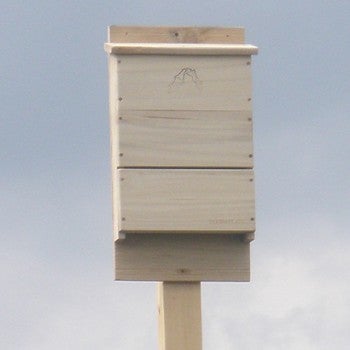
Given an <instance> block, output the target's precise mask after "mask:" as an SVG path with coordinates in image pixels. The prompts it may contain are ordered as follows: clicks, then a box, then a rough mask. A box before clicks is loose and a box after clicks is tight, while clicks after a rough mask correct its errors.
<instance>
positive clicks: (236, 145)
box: [114, 111, 253, 168]
mask: <svg viewBox="0 0 350 350" xmlns="http://www.w3.org/2000/svg"><path fill="white" fill-rule="evenodd" d="M118 115H119V118H116V123H117V126H114V129H117V130H118V141H119V143H118V144H116V145H115V147H116V148H118V150H119V151H118V154H120V155H122V156H119V157H118V158H117V162H118V167H122V168H127V167H192V168H196V167H202V168H203V167H204V168H206V167H212V168H252V167H253V158H252V154H253V140H252V115H251V112H250V111H232V112H229V111H199V112H197V111H120V112H119V114H118Z"/></svg>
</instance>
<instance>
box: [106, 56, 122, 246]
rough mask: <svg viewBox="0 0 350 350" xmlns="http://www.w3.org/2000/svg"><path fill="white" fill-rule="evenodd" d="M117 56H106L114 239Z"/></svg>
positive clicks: (117, 133) (116, 234) (117, 233)
mask: <svg viewBox="0 0 350 350" xmlns="http://www.w3.org/2000/svg"><path fill="white" fill-rule="evenodd" d="M117 67H118V64H117V57H116V56H113V55H110V56H109V57H108V70H109V121H110V154H111V178H112V215H113V235H114V239H115V240H116V239H118V238H119V230H118V218H119V199H120V195H119V181H118V179H117V177H116V176H115V174H116V173H117V167H118V160H119V153H118V146H117V145H118V144H119V140H118V137H119V132H118V128H117V125H116V118H117V113H116V110H117V103H116V96H118V90H117V88H118V86H117Z"/></svg>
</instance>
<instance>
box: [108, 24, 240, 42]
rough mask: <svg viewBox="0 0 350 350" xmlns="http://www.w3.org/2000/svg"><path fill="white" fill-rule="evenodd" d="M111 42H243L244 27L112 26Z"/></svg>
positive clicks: (110, 30)
mask: <svg viewBox="0 0 350 350" xmlns="http://www.w3.org/2000/svg"><path fill="white" fill-rule="evenodd" d="M108 41H109V42H111V43H214V44H215V43H222V44H225V43H226V44H243V43H244V28H219V27H141V26H139V27H138V26H110V27H109V28H108Z"/></svg>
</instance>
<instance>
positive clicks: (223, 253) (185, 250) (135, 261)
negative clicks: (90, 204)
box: [115, 234, 250, 282]
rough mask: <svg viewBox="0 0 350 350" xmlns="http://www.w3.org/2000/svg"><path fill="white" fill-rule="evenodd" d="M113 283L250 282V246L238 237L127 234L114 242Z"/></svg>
mask: <svg viewBox="0 0 350 350" xmlns="http://www.w3.org/2000/svg"><path fill="white" fill-rule="evenodd" d="M115 279H116V280H127V281H235V282H248V281H249V280H250V245H249V243H244V242H242V240H241V239H240V235H227V234H225V235H220V234H219V235H211V234H201V235H196V234H186V235H178V234H168V235H159V234H148V235H144V234H126V238H125V239H124V240H118V241H116V242H115Z"/></svg>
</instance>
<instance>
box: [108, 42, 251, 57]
mask: <svg viewBox="0 0 350 350" xmlns="http://www.w3.org/2000/svg"><path fill="white" fill-rule="evenodd" d="M105 51H106V52H108V53H110V54H115V55H129V54H130V55H145V54H147V55H210V56H217V55H223V56H235V55H236V56H249V55H255V54H257V53H258V48H257V47H256V46H252V45H237V44H219V45H218V44H141V43H137V44H130V43H127V44H110V43H106V44H105Z"/></svg>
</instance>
